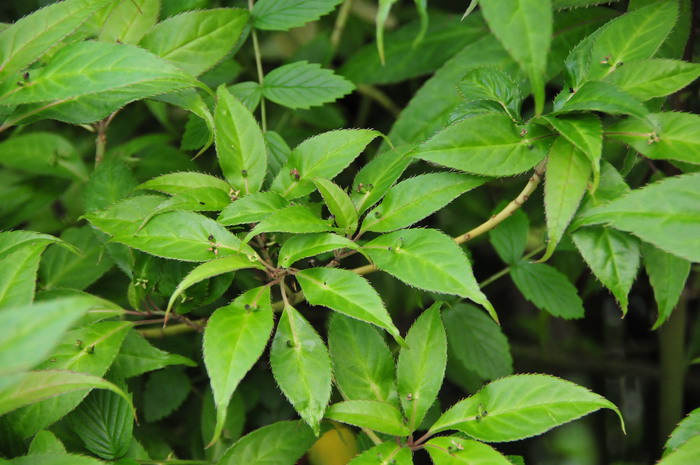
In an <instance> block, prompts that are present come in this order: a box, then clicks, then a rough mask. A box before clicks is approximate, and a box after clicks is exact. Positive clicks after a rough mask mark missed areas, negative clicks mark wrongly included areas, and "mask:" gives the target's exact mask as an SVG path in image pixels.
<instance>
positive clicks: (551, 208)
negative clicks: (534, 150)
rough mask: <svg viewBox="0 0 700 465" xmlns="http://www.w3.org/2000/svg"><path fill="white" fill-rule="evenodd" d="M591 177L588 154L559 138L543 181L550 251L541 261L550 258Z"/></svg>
mask: <svg viewBox="0 0 700 465" xmlns="http://www.w3.org/2000/svg"><path fill="white" fill-rule="evenodd" d="M590 177H591V163H590V160H589V159H588V157H586V155H585V154H584V153H583V152H582V151H581V150H579V149H578V148H577V147H576V146H575V145H573V144H571V143H570V142H569V141H568V140H566V139H565V138H563V137H559V138H557V140H556V141H555V142H554V144H552V148H551V149H550V151H549V156H548V157H547V170H546V174H545V184H544V211H545V214H546V217H547V250H546V251H545V253H544V256H543V257H542V258H541V259H540V261H545V260H548V259H549V257H551V256H552V254H553V253H554V250H555V249H556V247H557V245H558V244H559V241H560V240H561V238H562V237H563V236H564V232H565V231H566V228H567V227H568V226H569V223H570V222H571V219H572V218H573V217H574V214H575V213H576V210H578V207H579V204H580V203H581V199H582V198H583V194H584V193H585V192H586V187H587V186H588V179H589V178H590Z"/></svg>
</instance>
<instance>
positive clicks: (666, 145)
mask: <svg viewBox="0 0 700 465" xmlns="http://www.w3.org/2000/svg"><path fill="white" fill-rule="evenodd" d="M699 125H700V116H698V115H694V114H691V113H676V112H665V113H653V114H650V115H648V116H647V118H646V120H640V119H636V118H627V119H625V120H622V121H620V122H618V123H616V124H614V125H612V126H611V127H609V128H608V130H607V131H606V135H607V136H609V137H612V138H614V139H617V140H619V141H622V142H623V143H625V144H627V145H631V146H632V147H634V149H635V150H637V151H638V152H639V153H641V154H643V155H644V156H645V157H648V158H651V159H654V160H668V159H671V160H679V161H684V162H688V163H693V164H696V165H700V135H699V134H698V130H697V128H698V127H699Z"/></svg>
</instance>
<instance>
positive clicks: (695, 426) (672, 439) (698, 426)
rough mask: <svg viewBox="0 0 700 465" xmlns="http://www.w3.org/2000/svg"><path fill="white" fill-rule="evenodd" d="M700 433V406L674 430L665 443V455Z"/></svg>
mask: <svg viewBox="0 0 700 465" xmlns="http://www.w3.org/2000/svg"><path fill="white" fill-rule="evenodd" d="M698 435H700V408H696V409H695V410H693V411H692V412H690V413H689V414H688V415H687V416H686V417H685V418H684V419H683V420H682V421H681V422H680V423H678V426H677V427H676V429H674V430H673V432H672V433H671V435H670V436H669V437H668V440H667V441H666V444H664V456H666V455H668V454H669V453H671V452H673V451H674V450H676V449H678V448H679V447H680V446H681V445H683V444H684V443H685V442H687V441H688V440H689V439H692V438H693V437H695V436H698Z"/></svg>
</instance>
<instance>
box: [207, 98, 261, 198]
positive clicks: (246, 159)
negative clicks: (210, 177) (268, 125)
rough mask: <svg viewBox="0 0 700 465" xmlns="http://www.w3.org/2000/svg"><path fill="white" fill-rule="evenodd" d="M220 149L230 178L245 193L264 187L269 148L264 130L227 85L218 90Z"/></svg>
mask: <svg viewBox="0 0 700 465" xmlns="http://www.w3.org/2000/svg"><path fill="white" fill-rule="evenodd" d="M216 94H217V101H218V103H217V105H216V112H215V114H214V121H215V124H216V153H217V155H218V157H219V164H220V165H221V171H223V173H224V176H225V177H226V180H227V181H228V182H230V183H231V185H233V186H234V187H235V188H237V189H238V190H240V191H241V192H243V193H244V194H250V193H253V192H257V191H259V190H260V186H261V185H262V182H263V179H265V167H266V165H267V151H266V149H265V140H264V139H263V135H262V131H261V130H260V127H259V126H258V122H257V121H255V117H254V116H253V114H252V113H251V112H250V110H248V109H247V108H246V107H245V105H243V104H242V103H241V102H239V101H238V100H237V99H236V98H235V97H234V96H232V95H231V94H230V93H229V91H228V90H227V89H226V87H225V86H223V85H222V86H220V87H219V89H218V90H217V92H216Z"/></svg>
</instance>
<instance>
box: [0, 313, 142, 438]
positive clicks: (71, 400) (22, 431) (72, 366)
mask: <svg viewBox="0 0 700 465" xmlns="http://www.w3.org/2000/svg"><path fill="white" fill-rule="evenodd" d="M130 327H131V323H130V322H126V321H106V322H100V323H94V324H92V325H89V326H84V327H82V328H79V329H75V330H72V331H69V332H68V333H66V334H65V335H63V336H62V340H61V343H60V344H59V345H58V347H56V349H54V350H53V351H52V353H51V355H50V356H49V358H48V360H46V361H45V362H43V363H42V364H41V365H39V366H38V367H37V369H40V370H67V371H73V372H76V373H84V374H87V375H93V376H104V374H105V372H106V371H107V369H108V368H109V366H110V365H111V364H112V361H113V360H114V357H115V356H116V355H117V353H118V352H119V347H120V346H121V343H122V341H123V340H124V336H125V335H126V333H127V331H128V330H129V328H130ZM88 390H89V389H81V390H78V391H75V392H73V393H70V394H64V395H62V396H58V397H52V398H50V399H46V400H43V401H41V402H38V403H34V404H32V405H29V406H27V407H23V408H21V409H18V410H15V411H13V412H11V413H10V414H8V415H6V416H5V417H3V421H4V423H5V425H3V426H9V429H8V431H12V432H13V434H14V435H15V436H18V437H21V438H27V437H29V436H32V435H33V434H35V433H36V432H38V431H41V430H42V429H46V427H48V426H49V425H51V424H53V423H54V422H56V421H58V420H59V419H60V418H61V417H63V416H64V415H66V414H67V413H68V412H70V411H71V410H73V409H74V408H75V407H76V406H77V405H78V404H79V403H80V402H81V401H82V400H83V398H84V397H85V396H86V395H87V394H88Z"/></svg>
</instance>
